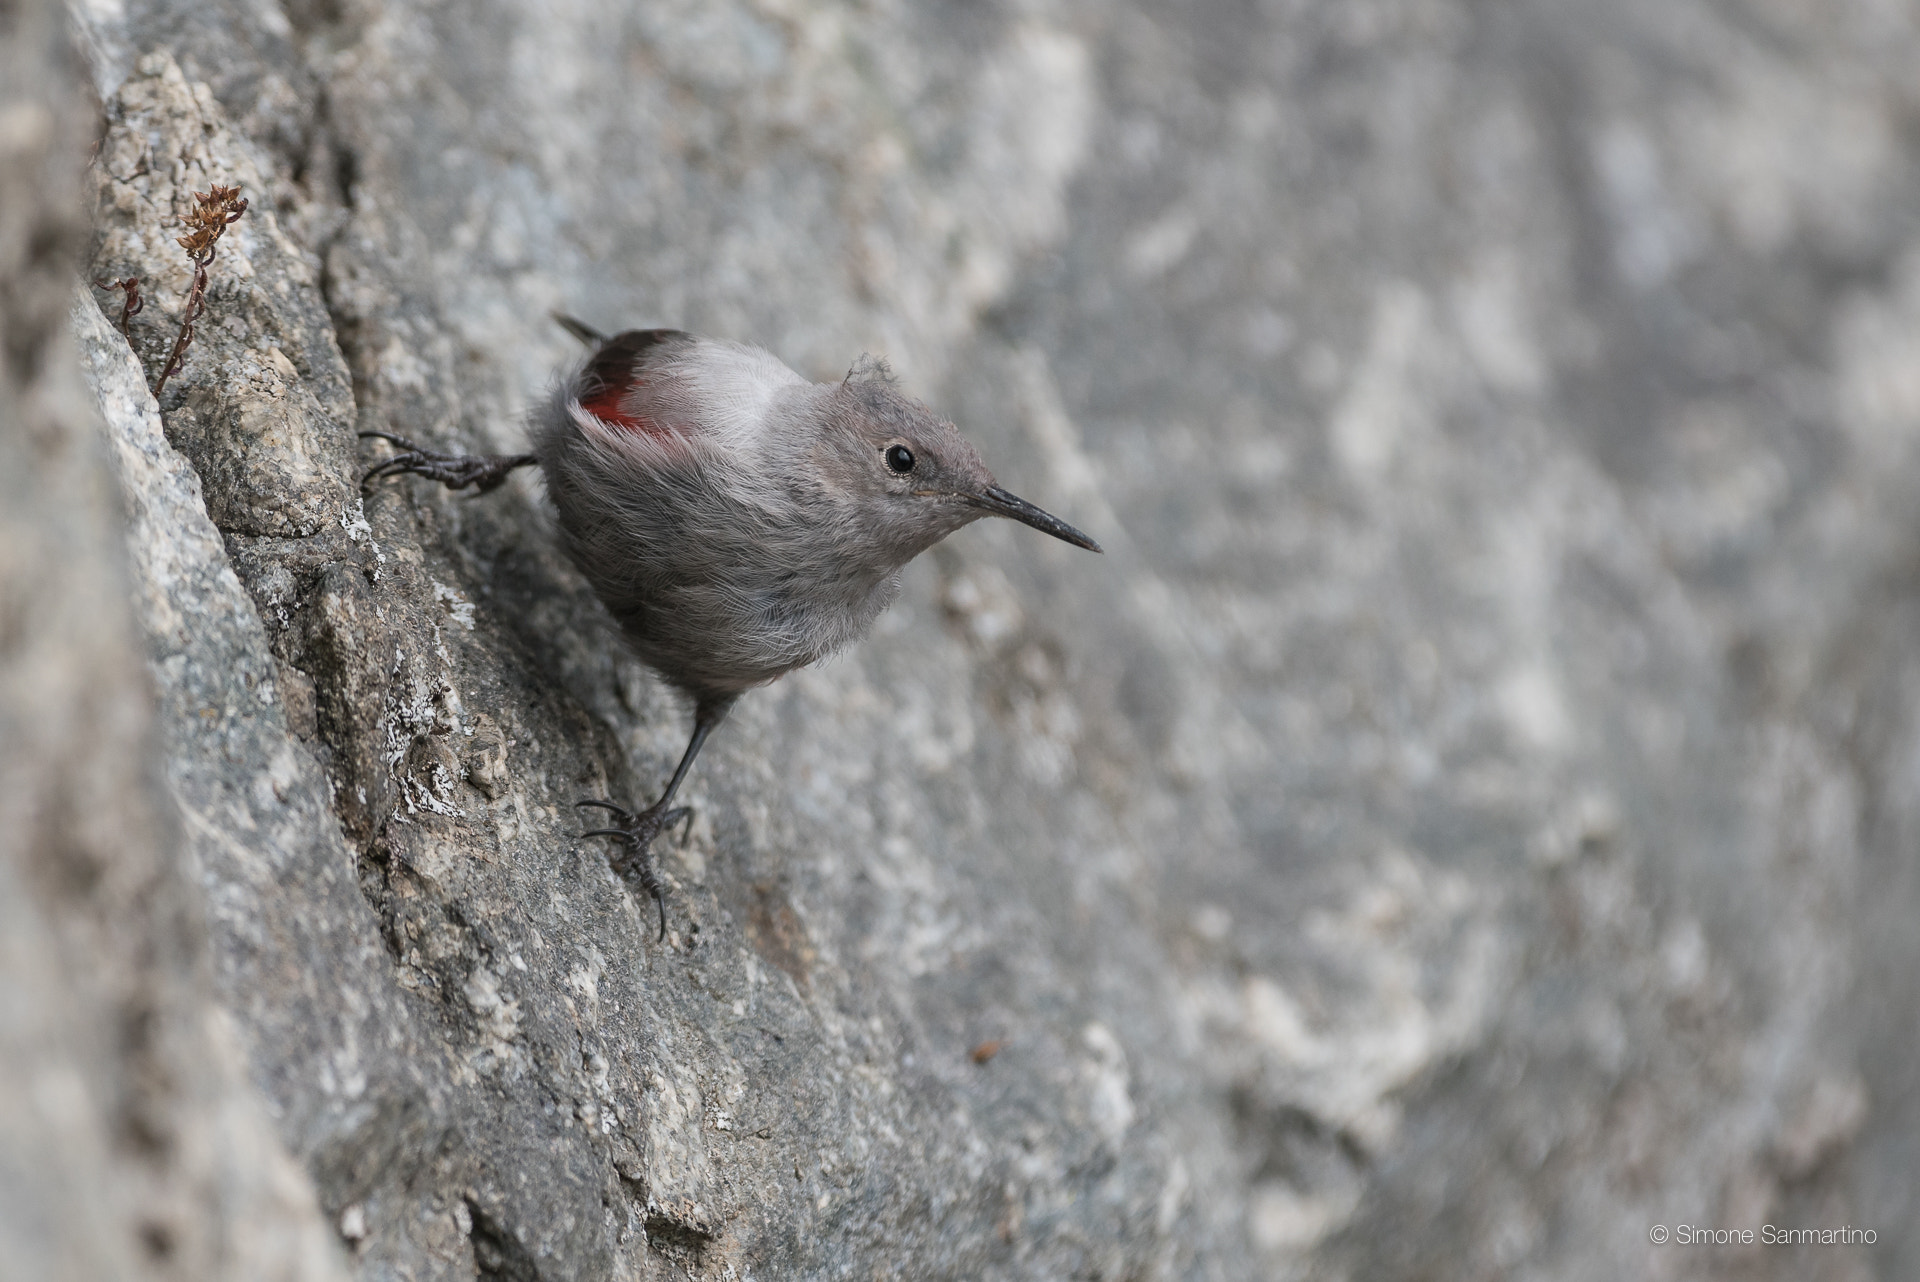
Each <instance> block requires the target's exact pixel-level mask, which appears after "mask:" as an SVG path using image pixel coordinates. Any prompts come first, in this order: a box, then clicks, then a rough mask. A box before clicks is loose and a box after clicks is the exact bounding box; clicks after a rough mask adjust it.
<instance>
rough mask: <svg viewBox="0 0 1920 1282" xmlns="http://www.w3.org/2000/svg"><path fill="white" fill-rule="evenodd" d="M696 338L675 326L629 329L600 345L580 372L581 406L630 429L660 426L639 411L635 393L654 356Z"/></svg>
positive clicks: (654, 430)
mask: <svg viewBox="0 0 1920 1282" xmlns="http://www.w3.org/2000/svg"><path fill="white" fill-rule="evenodd" d="M695 341H697V340H696V339H695V338H694V336H693V335H691V334H689V333H687V332H686V331H684V330H678V329H630V330H627V331H626V332H625V333H622V334H615V335H614V336H613V337H612V338H609V339H607V340H606V341H605V342H604V343H602V344H601V345H600V349H599V350H598V351H596V352H595V353H594V354H593V355H592V356H591V357H590V358H589V359H588V361H587V366H586V368H585V369H584V370H582V371H581V372H580V381H579V399H580V408H582V409H584V410H586V411H587V413H589V414H591V415H593V416H594V417H595V418H597V419H599V420H600V421H601V422H603V423H607V424H610V425H612V426H614V427H623V428H626V429H627V430H628V431H632V432H646V433H648V434H649V435H652V434H656V433H658V432H659V431H660V430H661V428H660V426H659V425H657V424H655V423H654V422H653V421H652V419H650V418H648V417H646V416H645V415H643V414H642V413H640V412H638V411H637V409H636V407H635V405H634V401H635V400H636V399H637V398H636V397H635V396H634V392H635V391H636V390H638V389H640V388H644V387H645V386H646V385H647V366H648V364H649V363H650V362H651V360H652V359H654V358H655V357H658V356H661V355H664V354H665V353H666V352H669V351H673V350H676V349H679V348H680V347H681V346H682V345H683V344H686V343H693V342H695Z"/></svg>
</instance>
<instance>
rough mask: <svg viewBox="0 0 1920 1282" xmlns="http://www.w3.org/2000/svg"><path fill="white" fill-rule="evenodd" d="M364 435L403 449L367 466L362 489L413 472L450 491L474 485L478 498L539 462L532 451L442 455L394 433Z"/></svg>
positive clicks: (362, 477) (361, 483)
mask: <svg viewBox="0 0 1920 1282" xmlns="http://www.w3.org/2000/svg"><path fill="white" fill-rule="evenodd" d="M360 436H361V438H362V439H366V438H369V437H370V438H372V439H375V440H381V441H385V442H387V443H388V444H389V445H392V446H393V447H395V448H396V449H398V450H399V451H400V452H399V453H398V454H395V455H393V456H392V457H391V458H387V459H382V460H381V461H380V462H378V463H376V464H374V465H373V466H372V467H370V468H368V469H367V471H366V473H365V474H364V475H363V476H361V478H360V488H361V489H362V490H365V489H366V488H367V486H368V485H369V484H370V483H371V482H373V481H376V480H379V479H381V478H383V477H388V476H400V475H402V474H405V473H412V474H414V475H416V476H424V477H426V478H427V479H428V480H430V481H438V482H440V483H441V484H442V485H444V486H446V487H447V488H448V489H450V490H464V489H466V488H467V487H468V486H472V487H473V492H474V495H475V496H476V497H478V496H479V495H482V494H486V493H488V492H489V491H491V490H496V489H498V488H500V486H502V485H504V484H505V483H506V480H507V476H508V474H509V473H511V472H512V471H513V470H514V469H515V468H521V467H531V466H533V465H534V464H535V463H537V462H539V460H538V459H537V458H535V457H534V456H533V455H531V454H442V453H441V452H440V451H438V450H430V449H427V448H426V447H424V446H421V445H416V444H415V443H414V442H412V441H410V440H408V439H407V438H406V437H404V436H396V435H394V434H393V433H392V432H361V433H360Z"/></svg>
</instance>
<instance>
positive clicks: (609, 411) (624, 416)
mask: <svg viewBox="0 0 1920 1282" xmlns="http://www.w3.org/2000/svg"><path fill="white" fill-rule="evenodd" d="M642 381H643V380H640V379H635V380H634V382H633V383H630V384H628V385H627V386H625V387H613V386H602V387H601V388H600V390H599V391H597V392H594V393H593V394H592V395H590V396H587V397H585V398H584V399H582V400H581V402H580V408H581V409H583V410H585V411H586V412H587V413H589V414H591V415H593V416H594V417H595V418H597V419H599V420H600V421H601V422H602V423H605V424H606V425H607V426H609V427H624V428H626V429H627V430H628V431H629V432H645V433H646V434H647V435H648V436H657V435H659V434H660V427H659V425H658V424H656V423H655V422H654V421H653V420H652V419H650V418H641V417H640V416H639V415H637V414H629V413H627V412H626V411H625V410H623V409H621V408H620V402H621V400H622V399H623V398H624V397H625V396H626V394H627V392H628V391H629V390H630V389H631V388H632V387H633V386H634V385H635V384H638V383H641V382H642Z"/></svg>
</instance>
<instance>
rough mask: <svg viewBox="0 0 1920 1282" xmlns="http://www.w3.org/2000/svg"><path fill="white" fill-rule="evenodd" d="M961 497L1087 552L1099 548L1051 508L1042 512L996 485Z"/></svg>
mask: <svg viewBox="0 0 1920 1282" xmlns="http://www.w3.org/2000/svg"><path fill="white" fill-rule="evenodd" d="M961 497H962V498H964V499H965V500H966V501H967V502H968V503H970V504H972V505H973V506H974V507H977V508H980V509H981V510H983V511H987V512H991V513H993V514H994V515H995V516H1005V517H1011V518H1012V519H1013V520H1016V521H1018V522H1020V523H1021V524H1022V525H1031V526H1032V527H1033V528H1034V529H1036V530H1039V531H1040V532H1041V533H1043V534H1051V535H1052V536H1053V537H1054V538H1056V539H1059V540H1061V541H1062V542H1066V543H1071V544H1073V545H1074V546H1075V547H1077V548H1085V549H1086V550H1087V551H1089V552H1099V551H1101V550H1102V548H1101V547H1100V545H1099V544H1098V543H1095V542H1094V541H1093V540H1092V539H1090V538H1088V537H1087V536H1086V535H1084V534H1082V533H1080V531H1078V530H1076V529H1074V528H1073V527H1072V526H1071V525H1068V524H1067V523H1066V522H1065V521H1063V520H1061V519H1060V518H1059V517H1057V516H1055V515H1053V514H1052V513H1051V512H1042V511H1041V510H1040V509H1039V508H1037V507H1035V506H1034V505H1033V504H1031V503H1029V502H1027V501H1026V500H1025V499H1023V498H1021V497H1019V496H1018V495H1015V494H1009V493H1007V492H1006V491H1005V490H1003V489H1001V488H1000V487H999V486H997V485H995V486H992V487H991V488H988V489H985V490H981V491H980V492H979V493H977V494H966V495H962V496H961Z"/></svg>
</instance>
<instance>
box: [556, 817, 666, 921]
mask: <svg viewBox="0 0 1920 1282" xmlns="http://www.w3.org/2000/svg"><path fill="white" fill-rule="evenodd" d="M573 804H574V805H576V806H592V807H594V808H596V809H599V810H605V811H609V812H611V813H612V815H613V817H614V820H615V822H616V823H618V825H619V826H618V827H616V828H595V829H593V830H591V831H589V832H583V833H581V834H580V835H581V836H582V837H583V838H584V837H610V838H612V839H613V840H614V841H615V842H617V843H618V844H619V847H620V849H619V850H618V851H617V852H616V853H615V854H614V855H613V856H612V857H611V858H609V859H608V861H607V862H608V863H609V864H611V865H612V867H613V871H614V872H615V873H617V874H619V876H620V879H621V880H622V881H624V882H626V883H627V884H628V885H629V886H632V887H634V888H636V889H639V890H644V891H646V892H647V893H648V894H650V895H652V896H653V902H654V906H655V907H656V908H658V909H659V910H660V935H659V938H660V939H665V938H666V937H667V896H666V889H665V887H664V886H662V885H661V882H660V874H659V873H658V872H657V871H655V869H654V866H653V851H652V846H653V839H654V838H655V837H657V836H659V835H660V833H661V832H662V831H663V830H664V829H667V828H671V827H672V826H673V825H674V824H676V823H678V822H679V821H680V820H681V819H682V818H683V817H685V816H687V815H689V814H691V813H692V812H691V810H690V809H689V808H688V807H686V806H679V807H677V808H675V809H673V810H667V811H662V810H661V809H660V807H659V804H658V803H657V802H656V803H655V804H654V805H652V806H649V807H648V808H647V809H645V810H642V811H640V812H639V813H638V814H636V813H634V812H633V811H631V810H628V809H627V808H626V807H625V806H619V805H615V804H614V803H613V802H611V801H599V800H595V799H591V798H582V799H581V800H579V801H576V802H574V803H573Z"/></svg>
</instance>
